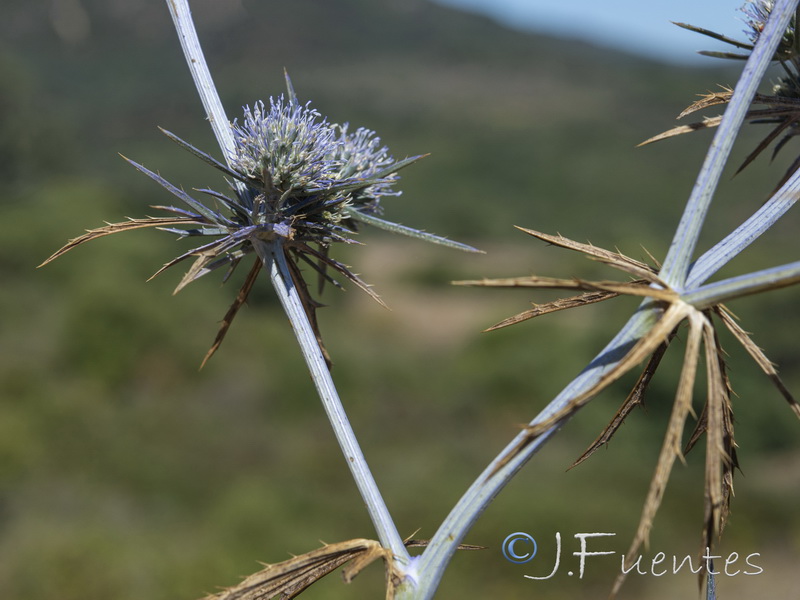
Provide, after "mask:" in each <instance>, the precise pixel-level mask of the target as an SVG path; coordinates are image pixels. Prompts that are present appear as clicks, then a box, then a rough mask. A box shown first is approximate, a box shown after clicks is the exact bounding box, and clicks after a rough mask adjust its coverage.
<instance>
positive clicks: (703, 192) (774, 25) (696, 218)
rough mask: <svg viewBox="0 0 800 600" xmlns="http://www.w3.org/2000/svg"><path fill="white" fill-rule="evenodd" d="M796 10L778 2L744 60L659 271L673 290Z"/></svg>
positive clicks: (787, 1) (792, 3)
mask: <svg viewBox="0 0 800 600" xmlns="http://www.w3.org/2000/svg"><path fill="white" fill-rule="evenodd" d="M796 8H797V0H777V2H775V6H774V7H773V9H772V11H771V12H770V16H769V19H767V23H766V25H765V26H764V30H763V31H762V32H761V35H759V36H758V41H757V42H756V44H755V47H754V48H753V52H752V53H751V54H750V57H749V58H748V59H747V63H746V64H745V66H744V70H743V71H742V75H741V77H739V82H738V83H737V84H736V89H735V90H734V92H733V96H732V97H731V101H730V103H729V104H728V107H727V109H726V110H725V115H724V116H723V117H722V122H721V123H720V125H719V127H718V128H717V131H716V133H715V134H714V139H713V141H712V142H711V146H710V147H709V149H708V153H707V154H706V158H705V161H704V162H703V167H702V168H701V170H700V174H699V175H698V177H697V182H696V183H695V185H694V188H693V189H692V193H691V195H690V196H689V201H688V202H687V203H686V208H685V209H684V213H683V216H682V217H681V220H680V223H679V224H678V228H677V230H676V231H675V236H674V237H673V239H672V244H671V245H670V248H669V251H668V252H667V256H666V258H665V259H664V263H663V266H662V268H661V271H660V273H659V274H660V276H661V278H662V279H663V280H664V281H665V282H666V283H667V284H668V285H670V286H671V287H673V288H674V289H676V290H678V291H681V289H682V288H683V287H684V283H685V281H686V278H687V276H688V271H689V263H690V261H691V258H692V255H693V254H694V250H695V247H696V246H697V240H698V238H699V237H700V230H701V228H702V226H703V223H704V222H705V218H706V214H707V213H708V208H709V206H710V205H711V198H712V197H713V195H714V191H715V190H716V189H717V184H718V183H719V179H720V176H721V175H722V170H723V168H724V167H725V163H726V162H727V160H728V156H729V155H730V152H731V148H732V147H733V141H734V139H735V138H736V134H737V132H738V131H739V128H740V127H741V125H742V123H743V122H744V117H745V114H746V113H747V109H748V108H749V107H750V103H751V102H752V99H753V96H754V95H755V93H756V90H757V88H758V85H759V84H760V83H761V78H762V77H763V75H764V73H765V72H766V70H767V67H768V66H769V64H770V63H771V62H772V60H773V57H774V56H775V50H776V49H777V48H778V44H779V42H780V41H781V39H782V38H783V32H784V31H785V30H786V28H787V27H788V26H789V20H790V19H791V17H792V15H793V14H794V11H795V9H796Z"/></svg>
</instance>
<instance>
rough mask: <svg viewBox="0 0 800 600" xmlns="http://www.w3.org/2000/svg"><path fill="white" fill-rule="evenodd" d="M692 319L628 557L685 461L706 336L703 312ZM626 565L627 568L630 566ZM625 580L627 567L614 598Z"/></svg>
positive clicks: (646, 536) (642, 539)
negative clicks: (683, 446) (683, 441)
mask: <svg viewBox="0 0 800 600" xmlns="http://www.w3.org/2000/svg"><path fill="white" fill-rule="evenodd" d="M687 316H688V318H689V336H688V339H687V341H686V351H685V354H684V360H683V369H682V370H681V375H680V380H679V382H678V389H677V391H676V394H675V402H674V404H673V406H672V414H671V415H670V419H669V424H668V425H667V432H666V435H665V436H664V443H663V445H662V447H661V452H660V453H659V456H658V462H657V463H656V468H655V471H654V473H653V478H652V480H651V482H650V489H649V491H648V493H647V499H646V500H645V504H644V508H643V510H642V515H641V517H640V519H639V527H638V528H637V530H636V535H635V536H634V539H633V542H632V543H631V547H630V549H629V550H628V552H627V553H626V554H625V556H626V560H627V559H630V558H632V557H633V556H635V555H636V554H637V553H638V550H639V548H640V547H641V545H642V544H645V545H647V544H648V540H649V537H650V529H651V527H652V525H653V519H654V518H655V515H656V512H658V508H659V506H660V505H661V500H662V498H663V497H664V491H665V490H666V487H667V482H668V481H669V475H670V473H671V472H672V467H673V465H674V464H675V459H676V458H680V459H681V460H683V454H682V453H681V437H682V435H683V428H684V425H685V423H686V417H687V416H688V415H689V413H690V412H691V408H692V389H693V387H694V382H695V378H696V375H697V361H698V357H699V352H700V341H701V339H702V335H703V327H704V322H705V319H704V317H703V316H702V314H701V313H698V312H692V313H690V314H689V315H687ZM629 566H630V565H629V564H626V565H625V567H626V568H627V567H629ZM624 581H625V570H622V571H621V572H620V574H619V575H618V576H617V579H616V580H615V582H614V586H613V588H612V590H611V597H612V598H613V597H614V596H616V594H617V593H618V592H619V590H620V588H621V586H622V583H623V582H624Z"/></svg>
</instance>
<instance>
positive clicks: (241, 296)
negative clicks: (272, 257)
mask: <svg viewBox="0 0 800 600" xmlns="http://www.w3.org/2000/svg"><path fill="white" fill-rule="evenodd" d="M262 266H263V265H262V263H261V260H260V259H256V260H255V261H254V262H253V266H252V268H251V269H250V272H249V273H248V274H247V278H246V279H245V280H244V283H243V284H242V287H241V288H240V289H239V293H238V294H236V298H235V299H234V300H233V303H232V304H231V305H230V308H228V312H226V313H225V316H224V317H223V318H222V324H221V325H220V328H219V331H217V336H216V337H215V338H214V343H213V344H211V348H209V349H208V352H206V355H205V357H204V358H203V362H202V363H200V368H201V369H202V368H203V367H204V366H206V363H207V362H208V359H210V358H211V357H212V356H214V353H215V352H216V351H217V349H218V348H219V346H220V344H222V340H224V339H225V335H226V334H227V333H228V329H230V326H231V324H232V323H233V319H234V318H236V314H237V313H238V312H239V309H240V308H241V307H242V305H243V304H244V303H245V302H247V297H248V296H249V295H250V290H252V289H253V285H254V284H255V282H256V278H257V277H258V274H259V272H261V268H262Z"/></svg>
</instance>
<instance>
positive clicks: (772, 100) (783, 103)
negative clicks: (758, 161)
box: [641, 0, 800, 189]
mask: <svg viewBox="0 0 800 600" xmlns="http://www.w3.org/2000/svg"><path fill="white" fill-rule="evenodd" d="M774 6H775V3H774V2H772V0H757V1H754V2H748V3H747V4H745V5H744V6H743V7H742V8H741V11H742V12H743V13H744V15H745V18H744V22H745V24H746V25H747V28H746V29H745V30H744V33H745V35H746V36H747V38H748V40H749V42H743V41H739V40H735V39H732V38H729V37H727V36H724V35H722V34H719V33H715V32H713V31H710V30H708V29H703V28H701V27H696V26H694V25H687V24H686V23H676V25H678V26H680V27H683V28H684V29H688V30H690V31H695V32H697V33H701V34H703V35H706V36H708V37H711V38H713V39H716V40H720V41H723V42H725V43H727V44H730V45H732V46H735V47H736V48H739V49H740V50H742V52H712V51H702V52H700V54H704V55H706V56H713V57H716V58H726V59H733V60H744V59H746V58H747V57H748V56H749V55H750V52H751V51H752V50H753V47H754V44H755V43H756V42H757V41H758V38H759V36H760V35H761V32H762V31H763V30H764V24H765V23H766V21H767V19H768V18H769V15H770V14H771V13H772V10H773V9H774ZM797 19H798V15H797V12H795V14H794V15H793V16H792V18H791V20H790V22H789V26H788V27H787V28H786V30H785V31H784V33H783V37H782V38H781V40H780V42H779V43H778V47H777V49H776V50H775V54H774V55H773V57H772V60H773V61H774V62H776V63H778V64H779V65H780V67H781V71H782V73H781V74H779V75H778V76H777V78H776V79H775V81H774V83H773V84H772V90H771V93H768V94H760V93H759V94H756V95H755V97H754V98H753V101H752V105H751V108H750V109H749V110H748V111H747V115H746V116H745V119H746V120H747V121H749V122H750V123H754V124H759V125H773V128H772V130H771V131H770V132H769V134H767V135H766V136H765V137H764V139H763V140H762V141H761V143H760V144H758V146H756V148H754V149H753V151H752V152H751V153H750V154H748V156H747V157H746V158H745V159H744V161H743V162H742V164H741V165H740V166H739V169H738V171H737V173H738V172H739V171H741V170H742V169H744V168H745V167H747V166H748V165H749V164H750V163H751V162H752V161H753V160H754V159H755V158H756V157H758V156H759V155H760V154H761V153H762V152H763V151H764V150H766V149H767V147H769V145H770V144H772V143H773V142H775V145H774V147H773V151H772V158H775V156H777V154H778V153H779V152H780V151H781V150H782V149H783V148H784V147H785V146H786V145H787V143H788V142H789V141H790V140H791V139H792V138H793V137H794V136H796V135H797V134H798V130H799V128H800V38H798V36H797V35H796V31H795V26H796V23H797ZM732 96H733V90H732V89H731V88H729V87H722V88H721V89H720V90H718V91H714V92H708V93H706V94H701V95H700V98H699V99H698V100H697V101H695V102H693V103H692V104H691V105H690V106H688V107H687V108H686V109H685V110H684V111H683V112H682V113H681V114H680V115H678V118H679V119H680V118H683V117H685V116H687V115H690V114H694V113H697V112H698V111H701V110H704V109H707V108H711V107H713V106H720V105H723V106H724V105H726V104H728V103H729V102H730V100H731V97H732ZM721 120H722V117H721V116H720V115H717V116H713V117H704V118H703V120H702V121H697V122H695V123H691V124H689V125H680V126H678V127H673V128H672V129H670V130H668V131H665V132H663V133H660V134H658V135H656V136H653V137H651V138H650V139H648V140H645V141H644V142H642V144H641V145H646V144H650V143H652V142H657V141H659V140H664V139H667V138H670V137H674V136H677V135H681V134H684V133H690V132H692V131H699V130H701V129H708V128H711V127H717V126H718V125H719V124H720V121H721ZM798 168H800V156H798V157H797V158H796V159H795V160H794V161H793V162H792V163H791V165H790V166H789V168H788V169H787V170H786V173H785V174H784V175H783V177H782V178H781V179H780V181H779V182H778V185H777V187H780V186H781V185H783V184H784V183H785V182H786V181H787V179H788V178H789V176H791V174H792V173H793V172H794V171H796V170H797V169H798ZM777 187H776V189H777Z"/></svg>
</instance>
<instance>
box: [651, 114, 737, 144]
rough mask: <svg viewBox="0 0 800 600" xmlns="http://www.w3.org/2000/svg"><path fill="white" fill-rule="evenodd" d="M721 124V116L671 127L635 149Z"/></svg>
mask: <svg viewBox="0 0 800 600" xmlns="http://www.w3.org/2000/svg"><path fill="white" fill-rule="evenodd" d="M721 122H722V117H721V116H718V117H705V118H704V119H703V120H702V121H697V122H695V123H689V124H688V125H678V126H677V127H673V128H672V129H668V130H667V131H663V132H661V133H659V134H658V135H654V136H653V137H651V138H648V139H646V140H645V141H643V142H641V143H639V144H637V146H636V147H637V148H639V147H641V146H647V145H648V144H652V143H653V142H660V141H661V140H666V139H669V138H672V137H676V136H679V135H683V134H684V133H691V132H693V131H700V130H701V129H710V128H711V127H717V126H718V125H719V124H720V123H721Z"/></svg>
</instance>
